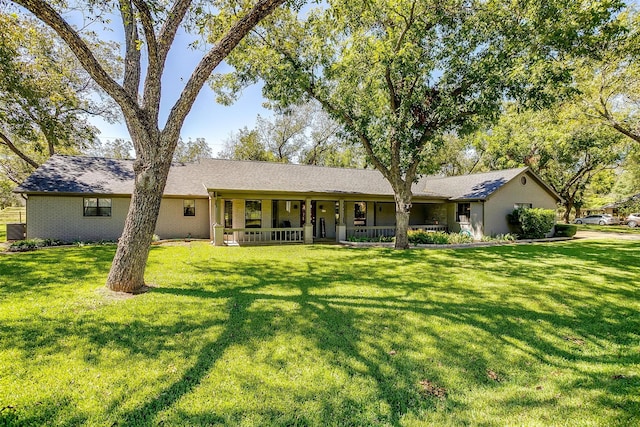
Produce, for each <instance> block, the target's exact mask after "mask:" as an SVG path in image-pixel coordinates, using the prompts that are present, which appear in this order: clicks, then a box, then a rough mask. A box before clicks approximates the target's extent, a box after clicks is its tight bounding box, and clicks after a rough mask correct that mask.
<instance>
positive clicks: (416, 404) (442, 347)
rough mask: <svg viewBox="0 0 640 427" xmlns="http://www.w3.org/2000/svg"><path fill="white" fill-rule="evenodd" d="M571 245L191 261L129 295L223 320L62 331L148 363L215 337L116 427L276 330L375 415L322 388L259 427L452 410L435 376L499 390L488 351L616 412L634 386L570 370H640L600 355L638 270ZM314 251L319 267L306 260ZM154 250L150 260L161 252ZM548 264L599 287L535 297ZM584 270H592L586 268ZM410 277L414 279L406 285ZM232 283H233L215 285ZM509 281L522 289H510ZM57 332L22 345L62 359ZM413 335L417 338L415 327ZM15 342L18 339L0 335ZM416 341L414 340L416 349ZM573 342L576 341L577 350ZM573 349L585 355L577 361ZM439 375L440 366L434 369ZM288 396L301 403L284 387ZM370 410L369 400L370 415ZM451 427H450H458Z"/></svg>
mask: <svg viewBox="0 0 640 427" xmlns="http://www.w3.org/2000/svg"><path fill="white" fill-rule="evenodd" d="M580 247H581V248H582V249H581V250H580V251H576V250H574V249H573V248H572V247H570V246H567V247H565V246H564V245H553V246H548V247H545V248H539V247H534V246H531V247H529V246H509V247H497V248H488V249H486V248H485V249H472V250H466V251H460V252H462V253H460V252H456V253H455V254H453V253H451V252H449V251H440V252H438V251H433V252H432V253H429V252H422V251H408V252H398V251H389V250H379V251H378V250H376V251H371V250H363V251H360V250H355V251H354V250H345V249H341V248H329V249H327V248H321V249H313V248H309V249H306V250H307V251H308V252H309V254H306V255H301V256H300V259H296V260H280V261H279V262H275V261H274V260H273V259H270V258H269V255H268V253H265V254H264V256H263V257H255V256H247V257H245V258H243V257H238V258H234V259H232V260H227V261H225V260H215V259H214V260H212V261H211V262H209V261H198V260H197V259H194V260H191V261H190V263H189V264H190V265H189V268H190V269H191V270H192V271H193V272H194V276H193V277H194V279H193V281H192V282H189V283H181V284H179V283H171V284H164V285H159V286H158V287H154V288H152V289H151V291H150V292H149V293H148V294H147V295H146V296H145V295H143V296H141V297H137V298H146V297H149V298H151V297H153V296H162V295H166V296H170V297H172V298H173V300H174V301H175V303H176V304H177V303H178V299H176V298H175V297H186V298H188V299H190V300H193V301H195V303H196V304H198V303H199V304H202V306H203V307H206V306H207V304H209V303H210V302H211V301H216V303H218V304H219V302H220V301H223V302H224V304H225V306H226V312H227V313H228V317H226V318H224V319H217V320H216V319H209V320H206V319H205V320H202V322H197V321H196V319H193V318H191V319H184V320H182V321H178V322H176V324H175V325H173V326H171V327H169V328H168V329H167V325H155V324H149V323H148V322H145V321H142V320H141V321H137V322H130V323H129V324H126V325H124V324H119V323H118V322H116V321H112V322H106V323H105V322H102V324H101V322H100V318H99V316H98V315H96V316H91V317H89V318H87V319H85V322H84V323H83V324H80V325H76V326H75V328H74V330H73V333H74V334H77V335H79V336H85V337H86V338H87V339H88V340H89V341H90V342H92V343H94V344H96V345H104V343H105V342H109V343H112V344H113V345H117V346H119V347H121V348H123V349H127V350H128V351H130V352H131V356H132V357H135V356H136V355H144V356H147V357H154V356H157V355H160V354H162V353H163V352H165V351H166V350H167V349H168V347H167V343H166V338H167V336H171V335H172V334H177V333H181V332H190V333H192V334H196V333H198V332H199V331H203V332H204V331H206V330H207V329H208V328H211V327H219V328H220V329H221V332H220V333H219V334H217V335H216V337H215V338H214V339H210V338H209V339H203V342H202V344H201V345H199V346H198V348H194V349H186V348H185V349H182V352H183V354H185V355H187V354H190V353H191V352H192V351H195V352H196V355H195V357H194V358H193V359H194V361H193V362H190V365H189V366H188V367H186V368H185V370H184V372H182V374H181V375H180V377H179V378H178V379H175V380H174V381H172V382H171V383H170V384H168V385H167V386H166V387H164V388H163V389H162V391H161V392H160V393H157V394H155V395H154V396H149V398H148V399H147V400H145V401H144V402H142V403H140V404H139V405H138V406H136V407H134V408H132V409H129V410H127V411H122V410H120V409H119V408H118V407H117V403H115V402H117V400H114V403H113V405H112V406H111V408H110V409H109V410H108V412H109V413H110V414H111V415H112V416H114V417H115V419H116V420H117V424H120V425H148V424H155V423H158V422H160V421H161V420H159V418H160V417H161V414H162V413H163V412H165V411H167V410H169V409H171V408H175V407H176V405H177V404H178V402H179V401H180V400H181V399H182V398H184V397H186V396H188V395H190V394H193V393H196V390H197V388H198V387H199V386H200V385H201V384H202V383H203V381H204V380H205V378H206V377H207V376H208V375H209V374H210V372H211V371H212V369H214V367H215V366H216V364H217V363H218V362H219V361H220V360H221V359H222V358H223V357H224V354H225V352H226V351H227V350H228V349H229V348H230V347H231V346H245V347H246V348H247V351H249V352H250V353H251V354H255V353H256V352H258V351H259V349H260V346H261V345H263V344H264V343H266V342H267V341H269V340H270V339H271V338H273V337H275V336H276V335H278V334H281V333H283V332H285V331H286V332H288V333H290V334H294V335H299V336H304V337H305V338H306V339H308V340H310V342H312V343H313V345H314V347H315V348H316V349H318V350H319V351H321V354H322V355H323V357H324V358H325V359H324V360H323V362H324V363H326V364H328V365H330V366H332V367H333V368H335V369H338V370H339V371H340V372H343V373H344V374H345V375H347V376H348V377H350V378H353V380H354V381H356V382H357V381H360V382H362V383H367V384H373V385H374V386H375V396H372V395H369V396H367V397H366V399H369V400H375V401H376V402H379V403H381V405H379V406H380V407H382V409H381V408H373V409H372V408H369V409H368V410H369V411H370V412H371V413H370V414H364V413H363V412H364V410H363V409H362V406H363V405H366V404H367V402H363V400H358V399H356V398H355V397H354V396H353V395H351V394H350V393H349V392H347V391H341V390H333V391H332V393H334V394H337V395H338V396H339V399H333V398H331V397H330V393H319V395H317V396H316V398H317V399H319V400H320V401H321V402H320V403H321V405H322V407H323V409H322V411H321V415H319V418H318V417H316V418H314V417H312V416H311V415H309V414H307V413H305V412H304V411H301V412H299V417H300V418H295V417H294V416H293V415H292V414H291V411H295V410H296V408H293V409H292V410H291V411H290V412H286V411H282V410H278V409H275V408H272V409H264V408H263V409H255V411H257V412H259V414H258V415H259V416H260V417H261V418H259V419H260V420H261V421H263V422H265V423H267V424H279V425H283V424H296V423H298V424H336V423H339V422H344V423H345V424H390V425H400V424H401V420H402V419H403V417H404V416H405V415H407V414H413V415H414V416H419V414H423V413H425V412H426V413H428V412H429V411H434V410H435V409H436V408H437V407H439V406H442V405H446V407H447V408H448V409H449V410H458V411H460V410H463V409H464V408H465V405H466V404H465V403H464V399H461V398H460V396H461V395H462V394H463V393H464V390H458V389H455V388H453V389H452V388H450V387H459V386H460V382H455V381H452V380H451V379H450V378H447V372H454V373H456V374H457V375H460V376H462V375H466V376H467V377H468V378H467V379H466V380H465V381H466V382H464V383H462V384H464V385H466V386H467V387H488V386H495V387H499V386H498V385H497V384H493V383H492V381H491V380H490V379H488V378H487V371H488V370H490V369H493V370H499V368H500V367H496V366H495V364H496V360H500V358H499V357H496V355H495V354H492V353H494V352H495V350H497V349H502V350H505V351H506V350H514V351H518V352H520V353H522V354H523V356H522V358H523V360H524V361H536V362H539V363H544V364H548V365H550V366H554V367H557V368H558V369H562V370H566V371H570V372H572V373H574V374H575V375H576V376H577V377H578V380H576V381H578V382H579V383H575V382H574V383H573V384H571V385H567V386H566V392H567V393H571V392H573V391H574V388H575V389H578V388H589V389H592V390H599V391H603V392H604V393H606V394H607V395H610V396H611V397H612V398H613V397H615V396H617V397H618V399H617V400H616V402H618V404H619V402H620V400H621V399H622V400H624V399H625V394H628V393H629V392H630V390H632V389H634V388H636V389H637V387H638V386H640V383H639V381H640V379H639V378H638V377H637V376H636V377H634V376H629V377H628V378H622V379H621V380H616V381H612V380H610V379H607V378H602V375H601V374H599V373H597V372H595V371H594V370H590V369H589V368H587V369H584V368H583V367H582V366H579V365H578V363H577V362H580V363H588V364H598V365H602V366H606V365H616V366H617V365H623V366H629V367H631V366H636V365H637V364H638V363H640V355H638V354H635V353H631V352H624V353H623V354H614V353H611V352H610V351H609V350H608V349H607V346H611V345H617V346H627V345H633V343H634V342H637V338H638V335H637V331H638V330H640V319H639V318H638V315H637V312H635V313H634V312H633V310H632V307H633V304H636V306H637V304H638V295H637V293H634V292H633V288H630V287H629V286H627V285H626V284H624V283H620V281H621V280H627V279H628V278H629V274H630V275H635V274H636V273H637V272H638V270H637V268H638V267H635V266H632V267H631V268H630V269H626V270H621V269H619V268H615V269H611V271H608V270H607V267H609V266H616V265H619V263H630V262H631V260H632V259H633V258H632V255H633V254H632V251H620V252H617V253H615V254H606V253H604V254H603V253H602V252H603V248H605V249H608V247H607V246H606V245H605V246H602V244H600V243H593V244H592V243H589V244H584V243H581V245H580ZM266 250H268V249H265V251H266ZM323 250H324V251H326V250H329V251H330V252H332V251H340V252H339V253H338V254H337V255H336V256H335V257H328V256H326V254H327V252H323ZM316 251H317V253H318V254H320V255H324V256H322V257H318V258H317V259H316V258H314V257H313V254H314V253H315V252H316ZM157 252H158V253H157V255H158V256H162V253H167V254H170V253H171V252H170V251H164V250H161V251H157ZM453 255H455V256H453ZM560 258H562V259H563V260H564V261H563V262H565V263H568V264H570V263H572V262H574V261H575V262H576V263H577V262H579V263H580V264H579V265H581V266H584V265H585V262H587V268H588V269H589V270H593V271H589V274H594V275H595V274H599V276H598V277H600V278H601V281H602V282H604V284H603V283H599V282H598V283H595V284H594V283H593V281H592V280H583V279H581V277H580V272H573V271H571V269H570V268H569V269H565V270H564V271H563V272H562V275H560V276H557V280H559V281H562V282H563V283H562V285H563V286H559V287H558V289H554V287H553V286H551V287H549V288H539V287H536V286H537V285H536V284H537V283H540V282H542V283H549V282H548V277H549V274H551V273H550V271H549V269H551V268H554V264H553V262H552V261H553V260H554V259H560ZM591 261H593V263H594V265H593V266H590V265H589V262H591ZM152 264H153V262H152ZM494 266H499V268H498V269H496V268H493V267H494ZM465 268H466V269H470V270H471V269H472V270H473V277H477V275H479V274H485V275H487V276H488V277H489V276H491V275H494V276H495V279H494V282H488V284H487V286H486V287H482V286H473V287H472V286H468V285H469V284H468V282H466V281H465V274H466V273H465ZM410 271H413V272H414V274H409V272H410ZM583 273H584V272H583ZM399 274H400V275H399ZM232 276H234V277H239V278H242V277H245V278H246V280H245V281H243V280H237V281H235V282H234V281H228V280H226V278H229V277H232ZM636 277H637V276H636ZM511 279H513V281H514V283H515V284H514V285H512V284H511V282H510V280H511ZM525 279H526V280H525ZM554 280H556V276H554ZM527 281H528V282H527ZM521 282H522V283H525V284H526V283H528V285H524V286H523V285H521ZM568 282H569V283H574V282H575V284H576V286H575V287H571V286H566V284H567V283H568ZM494 283H498V284H499V285H500V289H501V290H502V291H508V295H507V297H505V298H497V297H496V296H495V295H494V294H495V287H492V286H493V285H494ZM558 284H560V283H558ZM607 284H614V285H615V286H608V285H607ZM585 286H587V287H590V288H591V289H590V290H588V291H587V292H585V291H584V289H581V287H585ZM527 288H528V289H527ZM597 295H602V296H607V295H609V296H611V297H613V296H616V295H617V296H620V298H619V299H618V300H614V299H613V298H603V299H602V300H600V299H597V298H594V296H597ZM525 299H526V301H525ZM531 301H534V304H531ZM167 304H169V303H167ZM553 304H555V306H552V305H553ZM283 306H287V307H295V309H293V310H289V311H278V307H283ZM554 307H556V308H558V310H554ZM283 318H284V320H285V321H283ZM63 322H64V320H61V321H60V323H57V324H56V323H55V320H54V319H52V323H53V326H52V329H51V330H50V332H51V334H49V335H50V336H49V337H46V338H45V341H44V342H39V343H38V342H36V343H35V345H42V346H49V347H50V348H51V350H52V351H63V350H64V347H63V346H58V347H57V346H56V341H58V340H63V339H64V337H65V334H66V333H67V332H68V329H65V326H64V324H63ZM181 322H182V323H181ZM416 325H417V327H419V328H420V330H419V332H416V330H415V329H416ZM3 326H4V325H3ZM37 332H38V330H37V327H34V328H30V327H28V326H27V325H23V324H22V325H18V324H15V325H8V329H6V330H5V332H3V334H0V335H3V336H2V337H0V338H3V340H2V342H3V343H4V344H7V345H15V346H22V347H21V348H24V349H30V348H31V349H33V347H32V346H33V345H34V343H33V342H30V338H31V337H32V334H37ZM40 332H42V331H40ZM449 332H455V333H449ZM21 334H22V338H21V340H17V339H15V338H12V337H15V336H18V337H19V336H20V335H21ZM567 334H570V335H567ZM416 335H419V338H420V341H417V340H416V338H417V336H416ZM142 336H144V337H146V340H145V341H146V342H142V343H141V342H139V341H138V340H136V339H135V338H136V337H142ZM127 337H129V338H127ZM571 340H576V343H574V342H573V341H571ZM580 340H581V341H584V344H577V342H578V341H580ZM425 343H427V344H425ZM585 346H588V347H590V349H591V350H590V351H584V348H585ZM600 347H601V348H600ZM34 351H35V350H34ZM264 362H265V363H269V364H272V365H273V366H274V367H275V368H278V367H280V365H279V364H280V363H281V360H278V359H277V358H275V357H274V358H272V359H270V358H266V359H265V361H264ZM440 364H445V365H447V366H445V368H441V367H439V365H440ZM517 368H521V369H526V365H525V364H524V363H523V364H522V365H521V366H518V367H517ZM504 369H505V370H506V369H507V368H504ZM422 380H429V381H430V382H431V383H433V384H435V385H437V386H441V387H443V388H445V389H446V391H447V397H446V399H442V398H440V397H437V396H430V395H425V394H424V392H423V390H421V389H420V385H419V384H420V381H422ZM621 381H623V382H621ZM336 384H337V385H339V384H340V383H339V382H338V383H336ZM450 384H451V385H450ZM264 387H268V386H266V385H264ZM327 387H330V385H327ZM289 393H291V394H297V393H301V392H300V391H299V390H298V389H297V388H296V387H294V386H293V385H292V386H291V387H290V390H289ZM304 398H305V397H304V395H300V396H299V399H304ZM376 402H369V403H372V405H373V406H375V405H376ZM506 403H508V402H505V404H506ZM513 404H514V405H516V406H517V408H520V409H527V408H536V407H539V406H544V405H548V404H550V403H548V402H546V403H545V402H544V401H541V400H540V399H529V400H526V399H523V400H521V401H520V402H513ZM176 411H177V412H174V414H173V416H174V417H178V419H177V420H175V421H176V422H179V423H183V424H193V423H211V424H224V423H229V424H232V423H238V422H240V421H242V420H243V417H244V416H245V415H246V414H243V413H242V412H241V409H237V410H235V411H236V412H233V410H232V409H230V410H228V411H227V412H219V413H214V412H210V413H201V414H192V413H184V412H181V409H176ZM615 413H616V414H618V415H623V416H626V419H633V417H634V415H633V413H632V411H631V409H630V404H626V405H624V406H623V407H618V408H616V410H615ZM635 416H636V417H637V414H636V415H635ZM458 420H459V421H460V422H461V423H464V422H471V421H472V420H470V419H466V420H465V419H464V418H458Z"/></svg>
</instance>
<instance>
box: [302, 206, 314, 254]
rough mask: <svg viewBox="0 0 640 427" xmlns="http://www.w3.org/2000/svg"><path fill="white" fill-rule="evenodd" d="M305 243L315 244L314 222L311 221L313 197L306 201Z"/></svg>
mask: <svg viewBox="0 0 640 427" xmlns="http://www.w3.org/2000/svg"><path fill="white" fill-rule="evenodd" d="M304 205H305V210H304V244H305V245H311V244H313V224H312V223H311V199H306V200H305V201H304Z"/></svg>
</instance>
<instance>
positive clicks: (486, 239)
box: [480, 233, 518, 242]
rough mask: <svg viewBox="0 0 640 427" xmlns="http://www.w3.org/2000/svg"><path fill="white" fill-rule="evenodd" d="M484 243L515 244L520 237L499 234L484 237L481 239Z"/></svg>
mask: <svg viewBox="0 0 640 427" xmlns="http://www.w3.org/2000/svg"><path fill="white" fill-rule="evenodd" d="M480 240H481V241H483V242H515V241H516V240H518V236H517V235H515V234H511V233H506V234H497V235H495V236H486V235H485V236H482V238H481V239H480Z"/></svg>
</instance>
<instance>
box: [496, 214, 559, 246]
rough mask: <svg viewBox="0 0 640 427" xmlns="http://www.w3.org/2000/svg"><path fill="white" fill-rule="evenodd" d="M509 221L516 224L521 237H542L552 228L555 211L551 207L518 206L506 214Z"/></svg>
mask: <svg viewBox="0 0 640 427" xmlns="http://www.w3.org/2000/svg"><path fill="white" fill-rule="evenodd" d="M508 218H509V223H511V224H515V225H517V229H518V233H517V234H518V235H519V236H520V237H521V238H523V239H542V238H543V237H545V235H546V234H547V233H549V232H550V231H551V229H552V228H553V224H554V223H555V218H556V213H555V212H554V211H553V210H552V209H541V208H518V209H515V210H514V211H513V212H512V213H511V214H509V215H508Z"/></svg>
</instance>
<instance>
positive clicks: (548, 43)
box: [212, 0, 620, 247]
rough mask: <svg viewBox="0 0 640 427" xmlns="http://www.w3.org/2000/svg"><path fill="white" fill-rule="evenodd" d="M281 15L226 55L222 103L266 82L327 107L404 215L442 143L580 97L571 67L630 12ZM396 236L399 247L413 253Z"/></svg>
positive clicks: (395, 7)
mask: <svg viewBox="0 0 640 427" xmlns="http://www.w3.org/2000/svg"><path fill="white" fill-rule="evenodd" d="M328 3H329V6H330V7H329V8H324V9H315V10H311V11H305V12H304V13H303V14H302V13H301V14H297V13H295V12H292V11H290V10H283V11H281V13H278V14H275V15H273V17H272V19H271V20H270V21H269V24H268V25H265V28H263V29H261V30H260V31H256V32H254V33H253V34H251V35H250V36H249V37H247V38H245V39H244V41H243V43H242V44H241V45H240V46H239V49H237V50H236V51H234V53H232V54H231V55H230V56H229V57H228V58H227V60H228V62H229V63H230V64H231V65H233V66H234V68H235V71H234V73H233V74H232V75H227V76H223V77H221V78H218V79H215V80H214V81H213V83H212V86H213V88H214V90H215V91H217V92H218V94H219V97H220V100H221V101H222V102H225V103H226V102H230V101H231V100H232V99H233V98H234V96H236V94H237V93H239V92H240V89H241V88H242V87H244V86H246V85H248V84H251V83H254V82H256V81H258V80H263V81H264V82H265V84H264V86H263V93H264V95H265V96H266V97H267V98H268V99H270V100H272V102H273V103H274V104H275V105H277V106H279V107H281V108H286V107H287V106H289V105H292V104H297V103H300V102H303V101H306V100H308V99H315V100H317V101H318V102H319V103H320V104H321V105H322V107H323V108H324V110H325V111H326V112H327V113H328V114H329V115H330V116H331V117H332V118H333V119H334V120H335V121H336V122H338V123H339V124H340V125H341V126H342V127H343V129H344V132H345V135H346V136H348V138H349V140H350V141H352V142H354V143H358V144H361V145H362V146H363V148H364V151H365V153H366V155H367V158H368V161H369V162H370V163H371V164H372V165H373V166H374V167H375V168H376V169H378V170H379V171H380V172H381V173H382V174H383V175H384V177H385V178H386V179H387V180H388V181H389V183H390V185H391V187H392V189H393V191H394V193H395V195H396V199H397V200H399V201H401V203H398V204H397V206H398V208H399V212H398V214H399V215H403V214H405V213H406V209H407V208H406V206H409V205H410V204H411V197H412V193H411V186H412V184H413V183H414V182H415V181H416V180H417V176H418V174H420V173H429V172H433V171H435V170H437V169H438V168H439V167H440V165H439V164H438V163H437V162H438V161H439V159H438V152H439V150H440V147H441V145H442V143H443V136H444V135H445V134H448V133H455V134H465V133H468V132H470V131H472V130H474V129H477V128H478V127H480V126H482V125H485V124H487V123H491V122H492V121H494V120H495V119H496V118H497V116H498V115H499V114H500V110H501V105H502V102H503V100H504V99H505V98H509V99H517V100H519V101H521V102H522V104H524V105H527V106H531V107H540V106H545V105H548V104H550V103H552V102H554V101H556V100H558V99H559V98H562V97H564V96H566V95H567V93H572V92H573V88H572V86H571V83H572V77H571V74H570V72H569V71H570V68H571V66H570V65H569V64H567V63H564V62H562V61H560V60H558V59H559V58H561V57H563V56H564V55H565V54H566V52H567V51H569V50H571V51H573V50H575V49H577V50H582V51H587V50H588V49H587V48H586V46H585V45H586V44H588V43H587V39H589V38H590V37H591V36H592V35H593V34H595V33H598V32H599V31H600V26H601V24H603V23H605V22H608V21H609V20H610V15H611V13H613V12H614V11H616V10H618V8H619V7H620V3H619V2H617V1H614V2H609V1H605V2H602V3H600V2H595V3H594V2H590V3H589V4H585V3H583V2H580V1H579V2H571V3H569V4H567V2H565V1H549V2H545V3H544V7H541V6H540V4H539V3H536V2H515V3H514V2H512V1H504V2H503V1H497V2H459V1H457V0H450V1H441V0H438V1H435V0H427V1H410V0H356V1H354V0H332V1H329V2H328ZM404 231H405V230H398V233H397V234H398V235H397V240H396V244H397V247H406V239H405V237H406V234H405V233H404Z"/></svg>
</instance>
